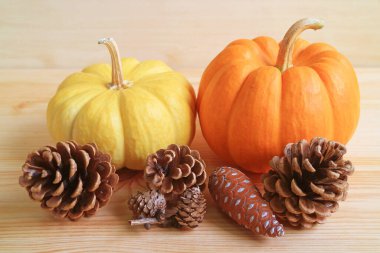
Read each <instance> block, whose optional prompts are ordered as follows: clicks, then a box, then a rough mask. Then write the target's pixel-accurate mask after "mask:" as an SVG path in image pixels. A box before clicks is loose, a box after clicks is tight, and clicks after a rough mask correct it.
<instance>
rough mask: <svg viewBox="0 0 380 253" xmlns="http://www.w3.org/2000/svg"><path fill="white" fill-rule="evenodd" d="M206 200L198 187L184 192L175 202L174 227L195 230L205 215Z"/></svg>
mask: <svg viewBox="0 0 380 253" xmlns="http://www.w3.org/2000/svg"><path fill="white" fill-rule="evenodd" d="M206 208H207V204H206V199H205V197H204V195H203V193H202V192H201V190H200V189H199V187H198V186H195V187H192V188H188V189H186V191H184V192H183V193H182V194H181V195H180V196H179V199H178V202H177V213H176V215H175V216H174V222H175V225H176V226H178V227H181V228H196V227H198V225H199V223H202V221H203V218H204V215H205V213H206Z"/></svg>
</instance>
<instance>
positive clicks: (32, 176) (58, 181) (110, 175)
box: [19, 141, 119, 221]
mask: <svg viewBox="0 0 380 253" xmlns="http://www.w3.org/2000/svg"><path fill="white" fill-rule="evenodd" d="M22 171H23V175H22V176H20V178H19V183H20V185H21V186H23V187H25V188H26V190H27V191H28V193H29V196H30V197H31V198H32V199H33V200H36V201H39V202H41V207H42V208H44V209H47V210H50V211H51V212H52V213H53V214H54V215H55V216H57V217H60V218H68V219H70V220H73V221H75V220H78V219H79V218H81V217H82V216H85V217H89V216H92V215H94V214H95V213H96V211H97V210H98V209H99V208H100V207H103V206H105V205H106V204H107V203H108V201H109V200H110V198H111V196H112V193H113V190H114V187H115V186H116V184H117V183H118V181H119V176H118V175H117V174H116V173H115V167H114V166H113V165H112V164H111V157H110V155H108V154H104V153H102V152H100V151H99V150H98V148H97V146H96V145H95V144H86V145H83V146H81V145H78V144H77V143H75V142H74V141H67V142H58V143H57V145H56V147H52V146H45V147H43V148H41V149H39V150H38V151H34V152H32V153H30V154H29V155H28V157H27V159H26V162H25V163H24V165H23V166H22Z"/></svg>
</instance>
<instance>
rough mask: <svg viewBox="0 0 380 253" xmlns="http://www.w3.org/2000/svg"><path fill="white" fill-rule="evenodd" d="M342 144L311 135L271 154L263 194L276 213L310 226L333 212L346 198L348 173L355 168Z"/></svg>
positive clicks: (263, 179) (292, 221)
mask: <svg viewBox="0 0 380 253" xmlns="http://www.w3.org/2000/svg"><path fill="white" fill-rule="evenodd" d="M345 153H346V148H345V146H344V145H342V144H340V143H337V142H334V141H328V140H326V139H324V138H319V137H317V138H314V139H312V140H311V142H310V144H309V143H308V142H307V141H305V140H302V141H300V142H298V143H294V144H293V143H290V144H288V145H286V147H285V149H284V154H285V156H283V157H281V158H280V157H277V156H275V157H273V159H272V160H271V163H270V165H271V167H272V170H271V171H269V173H268V174H265V175H263V177H262V181H263V183H264V189H265V194H264V198H265V199H266V200H267V201H268V202H270V206H271V207H272V209H273V211H274V212H275V213H276V215H277V216H278V217H280V218H281V219H283V220H285V221H288V222H289V223H290V225H292V226H303V227H307V228H309V227H311V226H312V225H313V224H315V223H322V222H323V221H324V219H325V218H326V217H328V216H330V215H331V213H333V212H335V211H336V210H337V209H338V207H339V205H338V201H340V200H345V198H346V195H347V190H348V183H347V177H348V176H349V175H351V174H352V173H353V172H354V167H353V166H352V164H351V162H350V161H348V160H344V159H343V155H344V154H345Z"/></svg>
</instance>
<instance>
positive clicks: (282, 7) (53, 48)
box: [0, 0, 380, 69]
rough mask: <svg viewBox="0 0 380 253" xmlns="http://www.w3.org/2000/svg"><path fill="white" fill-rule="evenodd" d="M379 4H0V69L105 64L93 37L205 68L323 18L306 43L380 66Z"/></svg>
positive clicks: (118, 0) (133, 52)
mask: <svg viewBox="0 0 380 253" xmlns="http://www.w3.org/2000/svg"><path fill="white" fill-rule="evenodd" d="M379 13H380V1H378V0H365V1H357V0H335V1H329V0H315V1H299V0H288V1H282V0H266V1H262V0H238V1H235V0H225V1H220V0H208V1H204V0H194V1H178V0H161V1H153V0H128V1H124V0H115V1H111V2H110V1H98V0H89V1H76V0H66V1H54V0H36V1H33V2H30V1H28V2H25V1H23V0H1V1H0V45H1V47H0V55H1V57H0V67H1V68H56V67H59V68H72V67H78V68H79V67H83V66H86V65H88V64H89V63H94V62H99V61H100V62H103V61H108V60H109V59H108V55H107V52H106V50H105V49H104V48H102V47H100V46H98V45H97V43H96V42H97V39H99V38H101V37H105V36H113V37H114V38H115V39H116V40H117V41H118V43H119V45H120V47H121V52H122V55H125V56H134V57H137V58H138V59H142V60H146V59H159V60H163V61H165V62H167V63H168V64H169V65H170V66H173V67H174V68H182V69H183V68H204V67H205V66H206V64H207V63H208V62H209V61H210V60H211V59H212V58H213V57H214V56H215V55H216V54H217V53H218V52H219V51H220V50H221V49H223V48H224V47H225V46H226V45H227V44H228V43H229V42H231V41H232V40H235V39H238V38H254V37H257V36H262V35H266V36H272V37H274V38H275V39H277V40H280V39H282V37H283V36H284V33H285V32H286V29H287V28H288V27H289V26H290V25H291V24H292V23H294V22H295V21H296V20H298V19H301V18H304V17H317V18H321V19H324V20H325V22H326V26H325V28H324V29H323V30H320V31H318V32H311V31H308V32H305V33H304V34H303V35H302V37H303V38H305V39H308V40H310V41H314V42H316V41H325V42H328V43H329V44H331V45H333V46H335V47H336V48H338V49H339V50H340V51H341V52H342V53H343V54H344V55H346V56H347V57H348V58H349V59H350V60H351V61H352V62H353V64H354V65H355V66H357V67H358V66H380V50H379V44H380V29H378V25H379V24H380V15H379Z"/></svg>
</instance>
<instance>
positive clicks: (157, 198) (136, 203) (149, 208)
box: [129, 190, 166, 221]
mask: <svg viewBox="0 0 380 253" xmlns="http://www.w3.org/2000/svg"><path fill="white" fill-rule="evenodd" d="M129 209H131V210H132V211H133V216H134V217H135V218H156V219H157V221H163V220H164V219H165V209H166V200H165V197H164V195H162V194H161V193H159V192H158V191H156V190H150V191H146V192H138V193H137V194H136V195H135V196H133V197H131V198H130V200H129Z"/></svg>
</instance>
